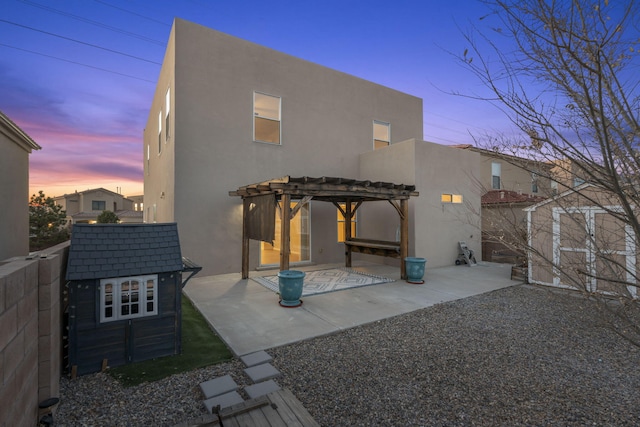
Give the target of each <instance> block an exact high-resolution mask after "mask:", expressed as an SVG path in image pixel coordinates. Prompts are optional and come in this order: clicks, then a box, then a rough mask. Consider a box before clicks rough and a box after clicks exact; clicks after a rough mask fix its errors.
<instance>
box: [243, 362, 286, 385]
mask: <svg viewBox="0 0 640 427" xmlns="http://www.w3.org/2000/svg"><path fill="white" fill-rule="evenodd" d="M244 372H245V373H246V374H247V375H248V376H249V378H251V381H253V382H254V383H259V382H260V381H264V380H268V379H271V378H275V377H279V376H280V375H282V374H281V373H280V371H278V370H277V369H276V368H274V367H273V365H271V364H270V363H263V364H262V365H256V366H252V367H250V368H246V369H245V370H244Z"/></svg>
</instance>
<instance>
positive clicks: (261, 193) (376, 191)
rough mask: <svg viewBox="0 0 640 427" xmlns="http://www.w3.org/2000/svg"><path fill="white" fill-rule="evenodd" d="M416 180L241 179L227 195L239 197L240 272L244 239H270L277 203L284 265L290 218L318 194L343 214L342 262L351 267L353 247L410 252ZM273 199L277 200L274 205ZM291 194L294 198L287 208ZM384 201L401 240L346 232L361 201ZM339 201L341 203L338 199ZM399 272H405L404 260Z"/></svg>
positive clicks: (284, 266)
mask: <svg viewBox="0 0 640 427" xmlns="http://www.w3.org/2000/svg"><path fill="white" fill-rule="evenodd" d="M415 188H416V187H415V185H404V184H393V183H390V182H380V181H378V182H371V181H358V180H355V179H348V178H331V177H320V178H311V177H306V176H305V177H300V178H294V177H290V176H285V177H282V178H278V179H273V180H270V181H265V182H260V183H257V184H251V185H246V186H244V187H240V188H238V189H237V190H235V191H230V192H229V195H230V196H240V197H242V202H243V203H242V278H243V279H247V278H249V240H250V239H254V240H261V241H265V242H270V243H271V242H273V240H274V239H275V215H276V209H279V210H280V218H281V219H282V225H281V227H280V242H281V243H280V250H281V252H280V270H288V269H289V252H290V240H289V238H290V232H291V227H290V221H291V219H293V218H294V217H295V215H296V214H297V213H298V211H299V210H300V208H301V207H302V205H303V204H305V203H307V202H309V201H311V200H318V201H322V202H330V203H333V204H334V205H335V206H336V207H337V208H338V209H339V210H340V212H341V213H342V215H343V216H344V219H345V221H344V236H345V241H344V244H345V266H346V267H351V254H352V252H359V253H364V254H370V255H380V256H386V257H392V258H400V259H401V260H404V259H405V258H406V257H407V256H408V255H409V198H410V197H411V196H413V197H416V196H418V192H417V191H415ZM278 200H279V201H281V202H282V203H281V206H278V203H277V202H278ZM291 200H298V203H297V204H296V205H295V207H293V208H291V204H290V202H291ZM384 200H386V201H388V202H389V203H390V204H391V206H393V207H394V208H395V210H396V211H397V212H398V215H399V216H400V241H399V242H391V241H382V240H372V239H360V238H354V237H352V236H351V221H352V219H353V216H354V215H355V213H356V211H357V210H358V208H359V207H360V206H361V205H362V203H364V202H373V201H384ZM341 203H344V208H343V207H342V206H341V205H340V204H341ZM400 266H401V267H400V268H401V270H400V271H401V277H402V279H406V278H407V273H406V268H405V264H404V262H401V263H400Z"/></svg>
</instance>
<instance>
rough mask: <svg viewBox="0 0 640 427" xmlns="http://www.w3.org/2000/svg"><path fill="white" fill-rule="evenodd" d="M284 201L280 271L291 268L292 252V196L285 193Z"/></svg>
mask: <svg viewBox="0 0 640 427" xmlns="http://www.w3.org/2000/svg"><path fill="white" fill-rule="evenodd" d="M280 202H281V203H282V209H281V212H282V218H280V219H281V221H280V271H284V270H288V269H289V253H290V252H291V239H290V234H291V196H290V195H289V194H283V195H282V197H281V198H280Z"/></svg>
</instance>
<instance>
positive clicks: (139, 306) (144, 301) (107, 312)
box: [100, 274, 158, 322]
mask: <svg viewBox="0 0 640 427" xmlns="http://www.w3.org/2000/svg"><path fill="white" fill-rule="evenodd" d="M156 314H158V275H157V274H154V275H150V276H136V277H119V278H114V279H102V280H100V322H112V321H115V320H124V319H131V318H135V317H143V316H154V315H156Z"/></svg>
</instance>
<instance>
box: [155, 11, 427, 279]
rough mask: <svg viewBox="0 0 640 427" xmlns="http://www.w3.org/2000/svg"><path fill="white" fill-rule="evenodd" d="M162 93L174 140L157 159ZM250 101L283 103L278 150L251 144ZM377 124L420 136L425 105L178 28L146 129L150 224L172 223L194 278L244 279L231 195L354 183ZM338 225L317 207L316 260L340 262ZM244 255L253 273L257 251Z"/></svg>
mask: <svg viewBox="0 0 640 427" xmlns="http://www.w3.org/2000/svg"><path fill="white" fill-rule="evenodd" d="M168 86H171V88H172V89H171V90H172V94H173V96H172V98H173V105H172V108H171V111H172V117H173V119H174V126H173V128H174V130H175V132H174V136H175V138H174V139H172V140H170V141H168V143H167V144H166V147H164V148H163V152H162V153H161V154H160V155H157V154H156V153H154V149H153V147H154V146H155V145H154V141H157V128H158V127H157V120H158V111H159V108H160V107H161V106H163V104H164V96H165V93H166V89H167V87H168ZM254 91H259V92H264V93H267V94H271V95H274V96H279V97H281V99H282V120H281V126H282V145H272V144H265V143H257V142H253V141H252V139H253V92H254ZM374 120H382V121H385V122H389V123H391V140H392V142H398V141H402V140H405V139H407V138H412V137H420V136H421V135H422V100H421V99H419V98H416V97H414V96H411V95H407V94H404V93H401V92H398V91H395V90H393V89H389V88H386V87H383V86H380V85H376V84H374V83H371V82H368V81H365V80H363V79H360V78H357V77H354V76H350V75H347V74H345V73H341V72H339V71H335V70H331V69H328V68H326V67H323V66H319V65H316V64H313V63H310V62H308V61H304V60H301V59H298V58H295V57H292V56H289V55H286V54H284V53H281V52H277V51H274V50H272V49H268V48H265V47H262V46H259V45H256V44H253V43H250V42H247V41H244V40H240V39H237V38H235V37H231V36H229V35H226V34H222V33H219V32H217V31H214V30H211V29H208V28H205V27H202V26H199V25H196V24H192V23H189V22H186V21H182V20H179V19H177V20H176V21H175V23H174V28H173V30H172V33H171V36H170V41H169V45H168V48H167V53H166V55H165V62H164V65H163V68H162V71H161V73H160V77H159V82H158V87H157V92H156V94H155V98H154V101H153V103H152V106H151V111H150V114H149V121H148V122H147V128H146V130H145V146H146V145H147V144H151V147H152V150H151V159H150V161H149V164H148V165H147V164H146V163H145V195H144V196H145V214H148V212H149V209H152V206H153V204H156V205H157V218H156V220H157V221H158V222H166V221H176V222H177V223H178V227H179V231H180V238H181V244H182V252H183V254H184V255H185V256H189V257H191V258H192V259H194V260H195V261H197V262H199V263H201V264H202V265H203V266H204V268H203V271H202V273H201V274H217V273H226V272H234V271H239V270H240V262H241V261H240V260H241V231H242V225H241V200H240V199H239V198H232V197H230V196H229V195H228V192H229V191H231V190H235V189H237V188H238V187H240V186H243V185H247V184H251V183H255V182H260V181H265V180H268V179H272V178H277V177H281V176H285V175H290V176H341V177H349V178H356V177H358V176H359V175H360V174H359V170H358V169H359V160H358V156H359V155H360V154H361V153H363V152H368V151H372V150H373V121H374ZM145 150H146V148H145ZM145 158H146V151H145ZM162 193H164V198H161V197H160V195H161V194H162ZM145 218H146V220H147V221H149V218H148V217H145ZM336 227H337V225H336V214H335V207H333V206H332V205H330V204H322V203H312V208H311V230H312V236H311V254H312V261H313V262H316V263H324V262H335V261H340V260H342V259H343V257H344V255H343V254H344V250H343V247H342V245H338V244H337V243H336V241H335V239H336V237H335V236H336ZM251 252H252V256H251V260H250V268H255V267H256V266H257V263H258V259H257V253H258V244H257V242H252V245H251Z"/></svg>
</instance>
